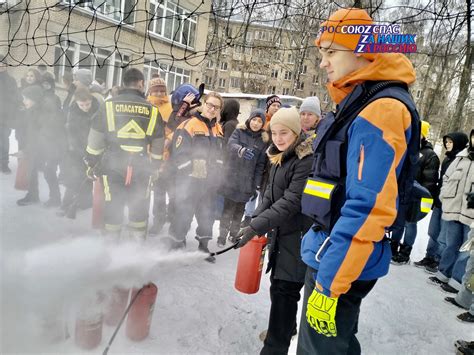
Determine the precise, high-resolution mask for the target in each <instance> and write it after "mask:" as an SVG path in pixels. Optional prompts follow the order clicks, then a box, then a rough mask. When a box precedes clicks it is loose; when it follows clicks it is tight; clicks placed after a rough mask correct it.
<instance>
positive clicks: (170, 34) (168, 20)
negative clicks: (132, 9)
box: [148, 0, 197, 48]
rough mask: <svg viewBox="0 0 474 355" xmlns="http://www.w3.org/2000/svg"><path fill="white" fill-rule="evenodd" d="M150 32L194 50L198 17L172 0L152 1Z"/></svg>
mask: <svg viewBox="0 0 474 355" xmlns="http://www.w3.org/2000/svg"><path fill="white" fill-rule="evenodd" d="M150 14H151V15H152V17H151V19H150V21H149V25H148V31H150V32H152V33H155V34H157V35H159V36H161V37H164V38H166V39H169V40H171V41H173V42H177V43H179V44H182V45H184V46H187V47H190V48H194V42H195V36H196V26H197V17H196V16H195V15H191V13H190V12H189V11H187V10H186V9H184V8H182V7H180V6H177V5H176V4H175V3H174V2H173V1H170V0H161V1H160V0H151V1H150Z"/></svg>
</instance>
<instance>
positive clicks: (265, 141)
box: [235, 123, 270, 143]
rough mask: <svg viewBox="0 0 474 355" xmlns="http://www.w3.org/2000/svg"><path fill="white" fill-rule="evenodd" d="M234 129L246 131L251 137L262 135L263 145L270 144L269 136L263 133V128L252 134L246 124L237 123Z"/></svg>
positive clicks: (265, 132)
mask: <svg viewBox="0 0 474 355" xmlns="http://www.w3.org/2000/svg"><path fill="white" fill-rule="evenodd" d="M235 128H236V129H241V130H242V131H247V132H248V133H250V134H251V135H258V134H261V135H262V140H263V142H264V143H268V142H270V135H269V134H268V132H267V131H265V130H264V129H263V128H262V129H261V130H260V131H259V132H253V131H252V130H251V129H249V128H248V127H247V124H246V123H239V124H238V125H237V127H235Z"/></svg>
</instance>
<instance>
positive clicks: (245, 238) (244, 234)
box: [235, 226, 257, 249]
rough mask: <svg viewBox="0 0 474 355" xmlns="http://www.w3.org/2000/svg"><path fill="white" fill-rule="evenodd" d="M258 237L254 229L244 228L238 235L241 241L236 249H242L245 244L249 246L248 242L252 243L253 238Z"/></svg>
mask: <svg viewBox="0 0 474 355" xmlns="http://www.w3.org/2000/svg"><path fill="white" fill-rule="evenodd" d="M256 235H257V232H255V231H254V230H253V229H252V227H250V226H248V227H244V228H242V229H241V230H240V231H239V233H237V238H240V239H239V244H237V245H236V246H235V248H236V249H237V248H242V247H243V246H244V245H245V244H247V243H248V242H250V241H251V240H252V239H253V237H255V236H256Z"/></svg>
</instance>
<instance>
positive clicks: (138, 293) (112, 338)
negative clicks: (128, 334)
mask: <svg viewBox="0 0 474 355" xmlns="http://www.w3.org/2000/svg"><path fill="white" fill-rule="evenodd" d="M144 288H145V287H142V288H141V289H139V290H138V292H137V293H136V294H135V296H133V298H132V299H131V300H130V304H129V305H128V307H127V309H125V312H123V316H122V319H120V322H119V324H118V325H117V328H115V331H114V333H113V334H112V337H111V338H110V340H109V343H108V344H107V347H106V348H105V350H104V352H103V353H102V355H107V354H108V352H109V349H110V346H111V345H112V343H113V341H114V339H115V336H116V335H117V333H118V331H119V330H120V327H121V326H122V323H123V321H124V320H125V318H127V314H128V312H130V309H131V308H132V306H133V304H134V303H135V301H136V300H137V298H138V296H139V295H140V293H141V292H142V291H143V289H144Z"/></svg>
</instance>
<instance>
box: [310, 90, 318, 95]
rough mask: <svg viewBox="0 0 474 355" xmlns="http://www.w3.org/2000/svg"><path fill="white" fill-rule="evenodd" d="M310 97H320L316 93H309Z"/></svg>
mask: <svg viewBox="0 0 474 355" xmlns="http://www.w3.org/2000/svg"><path fill="white" fill-rule="evenodd" d="M309 96H318V94H317V93H316V91H311V92H310V93H309Z"/></svg>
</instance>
